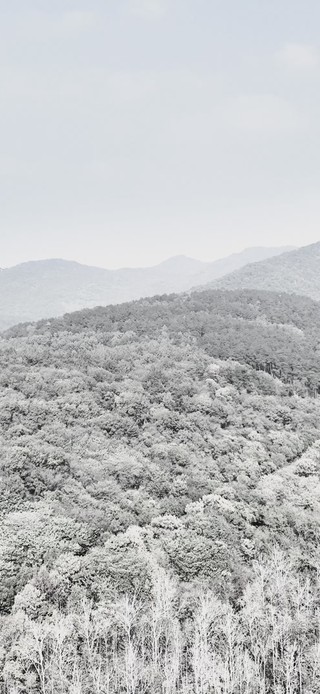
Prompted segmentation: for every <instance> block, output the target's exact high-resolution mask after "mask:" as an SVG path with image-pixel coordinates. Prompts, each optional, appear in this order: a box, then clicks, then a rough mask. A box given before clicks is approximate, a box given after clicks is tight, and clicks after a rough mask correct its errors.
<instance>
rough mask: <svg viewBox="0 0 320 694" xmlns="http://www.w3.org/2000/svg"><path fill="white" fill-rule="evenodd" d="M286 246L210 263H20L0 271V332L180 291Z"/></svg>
mask: <svg viewBox="0 0 320 694" xmlns="http://www.w3.org/2000/svg"><path fill="white" fill-rule="evenodd" d="M285 250H286V248H248V249H246V250H244V251H242V252H241V253H233V254H232V255H230V256H228V257H227V258H221V259H220V260H216V261H214V262H202V261H200V260H194V259H193V258H188V257H186V256H183V255H180V256H175V257H173V258H169V259H168V260H166V261H164V262H162V263H159V265H155V266H154V267H144V268H122V269H120V270H106V269H104V268H101V267H90V266H88V265H81V264H80V263H75V262H70V261H67V260H41V261H33V262H28V263H22V264H20V265H16V266H15V267H11V268H6V269H4V270H1V271H0V331H1V330H4V329H6V328H8V327H10V326H12V325H14V324H15V323H20V322H24V321H32V320H39V319H41V318H51V317H52V316H61V315H63V314H64V313H66V312H67V311H69V312H70V311H77V310H79V309H83V308H93V307H95V306H101V305H106V304H112V303H114V304H118V303H121V302H123V301H130V300H132V299H140V298H141V297H143V296H152V295H154V294H163V293H165V292H182V291H186V290H188V289H191V288H192V287H193V286H194V285H198V284H205V283H207V282H210V281H212V280H214V279H216V278H218V277H222V275H225V274H226V273H229V272H232V271H233V270H236V269H237V268H240V267H243V266H244V265H246V263H250V262H254V261H256V260H263V259H264V258H268V257H270V256H273V255H277V254H278V253H282V252H284V251H285Z"/></svg>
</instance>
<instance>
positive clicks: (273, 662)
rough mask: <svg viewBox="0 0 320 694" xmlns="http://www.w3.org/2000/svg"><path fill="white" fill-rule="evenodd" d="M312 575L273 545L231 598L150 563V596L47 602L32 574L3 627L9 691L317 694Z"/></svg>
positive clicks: (319, 645) (319, 675)
mask: <svg viewBox="0 0 320 694" xmlns="http://www.w3.org/2000/svg"><path fill="white" fill-rule="evenodd" d="M319 594H320V583H319V580H318V578H316V579H314V580H311V578H310V577H308V576H304V577H303V576H301V575H300V573H299V571H298V570H297V567H295V566H294V565H293V564H291V563H290V562H289V561H288V560H287V558H286V557H285V555H284V554H283V553H282V552H281V551H279V550H276V551H274V553H273V555H272V556H271V557H268V558H267V559H265V560H264V561H261V562H259V563H258V562H257V563H256V564H255V566H254V574H253V577H252V580H251V581H250V583H249V584H248V586H247V588H246V589H245V591H244V594H243V596H242V598H241V600H240V601H239V602H238V603H237V604H231V603H230V602H223V601H221V600H219V599H218V598H217V597H216V595H215V594H214V593H213V592H212V591H211V590H210V588H208V587H204V586H203V585H202V586H201V585H200V584H197V585H196V584H194V585H191V584H189V585H188V586H185V585H182V584H179V583H178V582H177V581H176V580H175V579H174V577H172V576H171V575H169V574H168V573H167V572H166V571H165V570H164V569H162V568H161V567H160V566H156V565H155V564H154V566H153V582H152V586H151V590H150V594H149V596H148V598H146V599H145V600H138V599H136V598H135V597H134V596H131V597H130V596H129V595H124V596H122V597H120V596H118V597H116V596H114V599H113V600H109V601H104V602H100V603H98V604H95V605H94V604H93V603H91V602H89V601H88V600H87V598H86V596H85V593H84V591H82V590H81V589H78V590H74V591H73V594H72V596H71V597H70V599H69V602H68V605H67V607H66V609H65V610H58V609H51V610H50V606H49V605H48V604H47V605H46V604H45V599H44V596H43V595H41V592H40V591H39V589H36V588H35V587H34V586H32V583H31V584H29V585H28V586H27V588H25V589H24V590H23V591H22V593H21V594H19V595H18V596H17V598H16V601H15V605H14V609H13V613H12V615H11V616H10V617H6V618H3V621H2V630H1V640H2V643H1V647H2V649H1V650H2V661H3V662H2V666H3V691H4V692H7V693H8V694H26V693H27V692H34V693H37V694H38V693H39V694H40V693H41V694H49V693H50V694H51V693H52V692H55V694H67V693H70V694H118V693H119V692H123V693H126V694H157V693H159V694H160V693H161V694H191V693H192V694H266V693H267V692H272V693H274V694H280V692H281V693H282V692H283V693H286V694H298V693H299V694H301V692H305V693H306V694H307V693H309V694H311V693H312V694H317V692H320V639H319V618H320V613H319Z"/></svg>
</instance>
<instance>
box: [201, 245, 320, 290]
mask: <svg viewBox="0 0 320 694" xmlns="http://www.w3.org/2000/svg"><path fill="white" fill-rule="evenodd" d="M208 287H212V288H221V289H263V290H269V291H276V292H289V293H295V294H303V295H306V296H309V297H311V298H312V299H315V300H317V301H319V300H320V242H318V243H314V244H312V245H309V246H304V247H303V248H298V249H297V250H294V251H290V252H286V253H284V254H282V255H280V256H277V257H273V258H268V259H267V260H264V261H262V262H257V263H252V264H250V265H247V266H245V267H243V268H241V269H239V270H237V271H235V272H233V273H232V274H228V275H226V276H225V277H223V278H220V279H217V280H214V281H213V282H211V283H209V285H208Z"/></svg>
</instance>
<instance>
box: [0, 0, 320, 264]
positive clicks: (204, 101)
mask: <svg viewBox="0 0 320 694" xmlns="http://www.w3.org/2000/svg"><path fill="white" fill-rule="evenodd" d="M319 26H320V3H319V0H10V2H8V0H0V267H7V266H10V265H14V264H17V263H19V262H23V261H27V260H36V259H40V258H66V259H70V260H71V259H72V260H77V261H79V262H82V263H87V264H91V265H99V266H104V267H110V268H116V267H123V266H144V265H152V264H155V263H157V262H160V261H162V260H164V259H165V258H167V257H169V256H172V255H176V254H185V255H189V256H192V257H195V258H199V259H202V260H214V259H216V258H219V257H222V256H224V255H228V254H230V253H232V252H236V251H240V250H242V249H243V248H245V247H248V246H280V245H287V244H289V245H298V246H299V245H306V244H308V243H313V242H315V241H318V240H320V225H319V220H320V195H319V189H320V166H319V160H320V38H319V37H320V34H319Z"/></svg>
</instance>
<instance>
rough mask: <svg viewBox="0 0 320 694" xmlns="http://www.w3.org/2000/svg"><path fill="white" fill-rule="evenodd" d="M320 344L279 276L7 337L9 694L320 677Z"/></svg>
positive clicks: (0, 516)
mask: <svg viewBox="0 0 320 694" xmlns="http://www.w3.org/2000/svg"><path fill="white" fill-rule="evenodd" d="M319 343H320V303H318V302H314V301H312V300H310V299H308V298H306V297H295V296H292V295H288V294H282V295H280V294H276V293H272V292H271V293H268V292H258V291H240V292H239V291H237V292H230V291H206V292H199V293H192V294H191V295H185V294H182V295H179V296H175V295H170V296H163V297H153V298H149V299H142V300H140V301H137V302H132V303H128V304H121V305H118V306H109V307H106V308H97V309H93V310H85V311H80V312H78V313H73V314H68V315H67V316H65V317H63V318H56V319H52V320H49V321H48V320H43V321H41V322H40V323H36V324H32V325H30V324H29V325H20V326H15V327H13V328H12V329H10V330H9V331H8V332H7V333H6V334H4V335H2V336H0V429H1V436H0V610H1V612H2V615H1V616H0V661H1V672H2V673H3V675H2V676H3V679H4V682H5V691H6V692H8V694H15V692H21V694H22V693H24V694H29V692H30V694H31V693H32V692H34V693H35V694H38V693H39V694H40V693H41V692H44V691H46V692H50V691H54V692H57V694H65V692H67V691H70V692H71V691H72V692H80V691H81V692H82V693H83V694H92V693H93V692H95V693H97V694H98V692H102V691H106V692H107V691H109V692H110V693H111V692H112V693H113V694H115V693H116V692H119V691H123V692H126V691H131V692H133V691H134V692H135V693H136V694H146V692H158V691H166V692H168V694H186V692H188V693H191V692H192V694H193V693H194V692H202V693H203V694H209V693H210V692H212V691H213V689H212V687H213V686H214V689H215V691H216V692H217V693H219V694H223V693H226V692H228V694H234V692H237V693H238V694H256V693H257V692H258V691H260V692H263V691H264V692H266V691H268V692H275V691H279V692H280V691H282V692H284V691H286V690H288V681H289V675H290V682H292V683H293V685H292V687H291V690H290V691H292V692H301V691H302V688H303V690H304V691H309V692H315V693H316V692H318V687H317V688H316V687H315V686H314V683H315V682H316V683H317V682H318V680H317V679H316V678H318V675H320V671H319V670H320V668H319V665H318V662H319V659H318V657H317V654H318V638H319V635H318V628H317V625H318V619H319V615H318V612H317V610H318V609H319V594H320V585H319V575H320V553H319V541H320V533H319V527H320V424H319V423H320V397H319V394H320V352H319ZM200 650H201V653H200ZM297 652H298V653H302V654H303V659H302V664H301V666H300V661H299V660H298V659H297V663H298V666H297V668H296V666H295V661H294V659H293V656H294V657H295V654H296V653H297ZM199 653H200V655H199ZM292 654H293V656H292ZM39 663H40V665H39ZM292 663H293V664H292ZM295 668H296V669H295ZM315 668H316V674H314V673H315ZM288 672H289V675H288ZM39 673H40V674H39ZM128 673H129V674H128ZM208 673H209V674H208ZM133 677H135V679H133ZM132 682H133V685H132ZM204 683H205V686H204ZM206 683H207V684H206ZM301 683H302V684H301ZM167 685H168V686H167Z"/></svg>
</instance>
